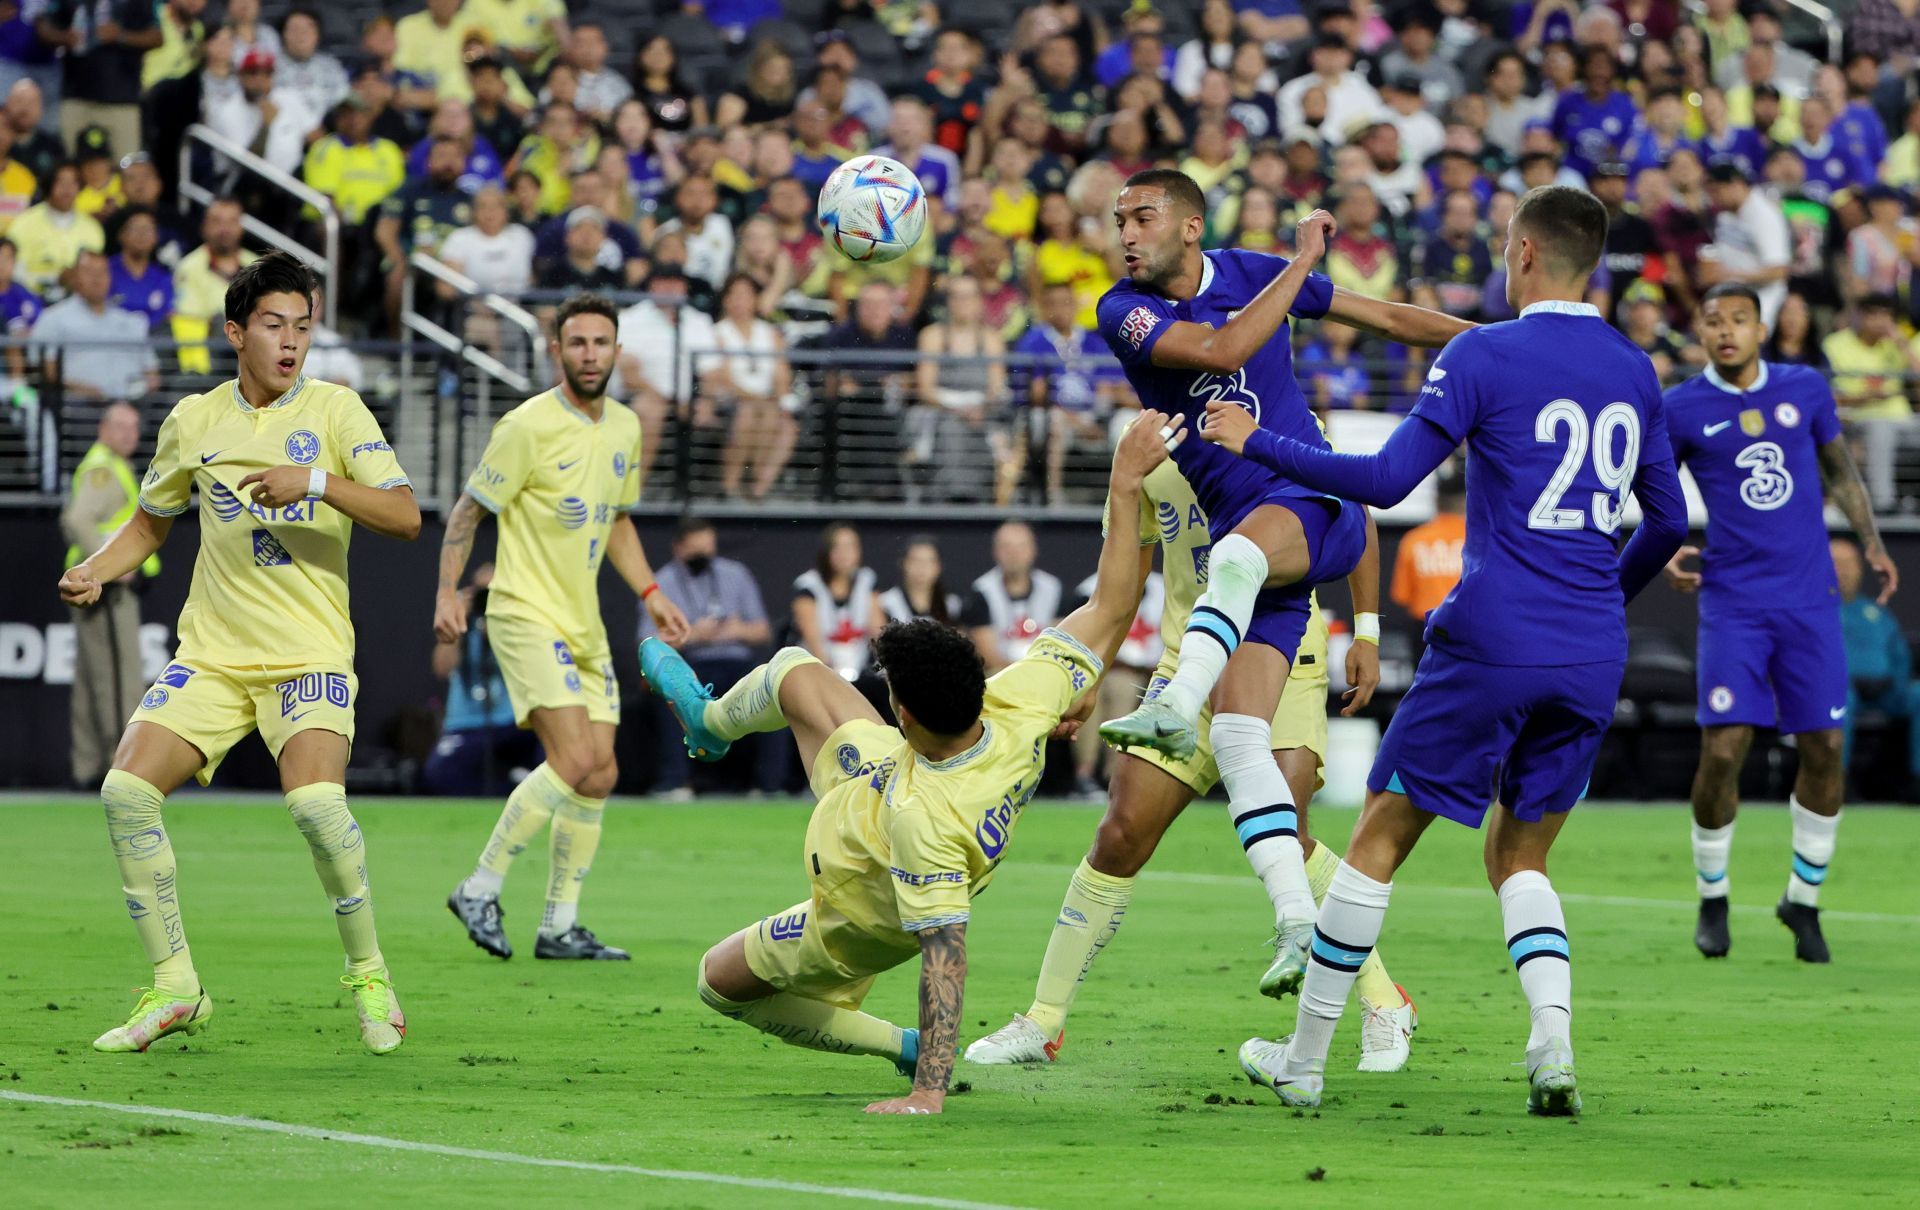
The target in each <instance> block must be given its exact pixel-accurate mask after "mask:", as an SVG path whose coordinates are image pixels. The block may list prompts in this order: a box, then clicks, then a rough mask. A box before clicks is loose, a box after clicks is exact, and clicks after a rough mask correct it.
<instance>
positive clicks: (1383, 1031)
mask: <svg viewBox="0 0 1920 1210" xmlns="http://www.w3.org/2000/svg"><path fill="white" fill-rule="evenodd" d="M1308 784H1309V785H1310V784H1312V783H1311V782H1309V783H1308ZM1339 868H1340V854H1338V853H1336V852H1334V851H1333V849H1332V848H1331V847H1329V846H1328V844H1327V842H1326V841H1324V840H1322V841H1316V842H1315V843H1314V846H1313V852H1311V853H1309V854H1307V881H1308V882H1309V883H1310V884H1311V885H1312V887H1313V901H1314V903H1316V904H1324V903H1325V902H1326V898H1327V891H1328V890H1329V889H1330V888H1331V887H1332V886H1333V876H1334V873H1335V871H1337V870H1339ZM1353 988H1354V994H1355V995H1356V996H1358V997H1359V999H1360V1065H1359V1067H1358V1068H1357V1069H1356V1070H1359V1071H1368V1072H1395V1071H1399V1070H1400V1069H1401V1068H1403V1067H1405V1066H1406V1065H1407V1060H1408V1059H1410V1058H1412V1057H1413V1032H1414V1030H1416V1029H1418V1028H1420V1009H1419V1007H1418V1006H1417V1005H1415V1004H1414V1002H1413V998H1412V997H1411V996H1409V995H1407V989H1406V988H1404V987H1401V986H1400V985H1399V984H1398V983H1395V982H1394V981H1393V976H1392V975H1390V974H1388V973H1387V966H1386V963H1385V962H1384V961H1383V960H1382V959H1381V957H1380V951H1379V949H1378V948H1377V947H1376V948H1375V949H1374V951H1373V952H1372V953H1371V954H1368V955H1367V960H1366V961H1365V962H1363V963H1361V964H1360V973H1359V974H1358V975H1357V976H1355V978H1354V984H1353Z"/></svg>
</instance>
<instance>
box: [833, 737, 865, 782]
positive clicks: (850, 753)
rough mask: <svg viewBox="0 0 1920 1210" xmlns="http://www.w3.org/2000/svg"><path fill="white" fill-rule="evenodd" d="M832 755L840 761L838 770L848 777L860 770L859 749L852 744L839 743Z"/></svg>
mask: <svg viewBox="0 0 1920 1210" xmlns="http://www.w3.org/2000/svg"><path fill="white" fill-rule="evenodd" d="M833 757H834V759H835V760H837V761H839V762H840V772H842V773H844V774H846V775H847V776H848V777H852V776H853V775H854V774H856V773H858V772H860V749H858V748H856V747H854V746H853V745H852V744H841V745H840V747H839V749H838V750H837V751H835V752H834V754H833Z"/></svg>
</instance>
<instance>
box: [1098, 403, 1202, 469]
mask: <svg viewBox="0 0 1920 1210" xmlns="http://www.w3.org/2000/svg"><path fill="white" fill-rule="evenodd" d="M1186 439H1187V418H1186V417H1185V416H1169V415H1168V414H1167V413H1165V412H1156V411H1153V410H1152V409H1148V410H1146V411H1144V412H1141V413H1140V416H1139V419H1137V420H1135V421H1134V422H1133V423H1132V424H1130V425H1128V426H1127V431H1126V433H1125V434H1124V435H1123V436H1122V437H1121V438H1120V444H1119V445H1118V446H1117V447H1115V449H1114V451H1113V470H1114V474H1115V475H1116V476H1118V477H1119V478H1120V479H1121V480H1122V481H1123V482H1130V483H1134V484H1138V483H1139V482H1140V480H1142V479H1145V478H1146V477H1147V475H1148V473H1149V472H1151V471H1152V470H1153V468H1154V467H1156V466H1159V465H1160V464H1161V463H1162V462H1165V461H1166V460H1167V457H1168V456H1169V455H1170V454H1172V453H1173V451H1175V450H1177V449H1179V448H1180V443H1181V442H1182V441H1185V440H1186Z"/></svg>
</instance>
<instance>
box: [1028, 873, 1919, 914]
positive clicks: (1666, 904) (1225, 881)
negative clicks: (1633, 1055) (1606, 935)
mask: <svg viewBox="0 0 1920 1210" xmlns="http://www.w3.org/2000/svg"><path fill="white" fill-rule="evenodd" d="M1012 868H1014V869H1016V870H1018V869H1026V870H1036V871H1044V872H1046V873H1049V874H1056V873H1057V874H1069V875H1070V874H1072V873H1073V872H1074V870H1075V869H1077V868H1078V867H1077V866H1066V865H1026V866H1022V865H1020V864H1019V863H1018V862H1015V863H1014V865H1013V867H1012ZM1140 877H1142V878H1147V879H1152V880H1154V881H1158V882H1185V883H1189V884H1191V885H1194V886H1247V885H1257V883H1258V881H1259V880H1258V879H1256V878H1254V877H1253V875H1252V874H1193V873H1188V872H1186V871H1182V870H1144V871H1142V872H1141V874H1140ZM1394 889H1395V891H1397V892H1399V893H1402V894H1409V895H1454V896H1463V895H1470V896H1473V897H1475V898H1485V899H1492V898H1493V892H1492V891H1490V890H1488V889H1487V888H1485V887H1465V886H1427V885H1425V884H1422V883H1417V882H1410V883H1406V884H1403V885H1401V886H1398V887H1395V888H1394ZM1559 894H1560V898H1561V899H1562V900H1563V901H1565V902H1567V903H1590V904H1593V905H1595V906H1597V907H1636V908H1659V909H1661V910H1663V911H1673V912H1682V911H1692V910H1694V909H1695V908H1697V907H1699V906H1700V905H1699V903H1698V902H1697V901H1694V900H1680V899H1636V898H1633V897H1632V896H1628V895H1586V894H1582V893H1581V892H1579V891H1561V892H1559ZM1733 910H1734V911H1736V912H1742V913H1745V914H1748V915H1759V914H1765V915H1769V916H1771V915H1772V914H1773V909H1772V908H1770V907H1763V906H1761V905H1760V904H1757V903H1736V904H1734V905H1733ZM1820 918H1821V919H1823V920H1844V921H1850V922H1853V923H1860V924H1920V916H1901V915H1895V914H1892V913H1887V912H1836V911H1829V910H1827V909H1825V908H1822V909H1821V910H1820Z"/></svg>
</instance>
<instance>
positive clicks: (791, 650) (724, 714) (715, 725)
mask: <svg viewBox="0 0 1920 1210" xmlns="http://www.w3.org/2000/svg"><path fill="white" fill-rule="evenodd" d="M819 662H820V661H819V660H816V659H814V658H813V656H812V655H810V654H808V652H807V649H806V648H804V647H782V648H781V649H780V650H778V651H776V652H774V653H773V658H772V659H770V660H768V661H767V662H766V663H764V664H762V665H760V666H759V667H758V668H755V669H754V670H753V671H752V672H749V673H747V675H745V676H743V677H741V678H740V679H739V680H738V681H736V682H734V684H733V687H732V688H730V689H728V690H727V691H726V692H725V693H723V694H721V695H720V696H719V697H718V698H717V699H715V700H713V701H711V702H708V703H707V709H706V713H705V716H704V717H703V719H702V721H703V722H704V723H705V724H706V728H707V730H709V731H711V732H713V733H714V734H715V735H717V736H719V737H720V738H721V739H724V740H736V739H739V738H741V737H742V736H747V735H755V734H758V733H760V732H763V731H778V730H780V728H782V727H784V726H786V725H787V716H786V714H785V713H783V712H782V711H781V709H780V683H781V682H782V681H784V680H786V679H787V674H788V673H790V672H792V671H793V670H794V669H795V668H799V667H801V666H802V665H805V664H818V663H819Z"/></svg>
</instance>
